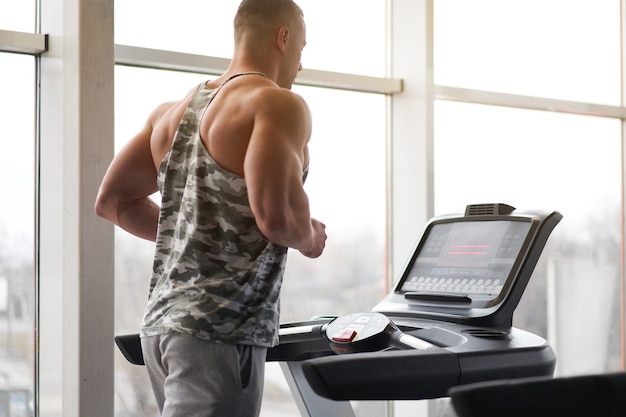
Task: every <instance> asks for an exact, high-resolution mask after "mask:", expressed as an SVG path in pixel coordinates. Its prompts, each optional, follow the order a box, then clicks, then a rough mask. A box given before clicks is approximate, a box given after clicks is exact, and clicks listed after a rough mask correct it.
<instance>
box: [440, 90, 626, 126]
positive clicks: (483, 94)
mask: <svg viewBox="0 0 626 417" xmlns="http://www.w3.org/2000/svg"><path fill="white" fill-rule="evenodd" d="M435 99H436V100H450V101H460V102H466V103H474V104H487V105H493V106H504V107H516V108H523V109H531V110H544V111H553V112H561V113H571V114H580V115H586V116H598V117H612V118H618V119H622V120H626V107H622V106H609V105H604V104H595V103H584V102H578V101H568V100H558V99H550V98H543V97H534V96H524V95H517V94H506V93H497V92H492V91H483V90H472V89H468V88H458V87H450V86H443V85H437V86H435Z"/></svg>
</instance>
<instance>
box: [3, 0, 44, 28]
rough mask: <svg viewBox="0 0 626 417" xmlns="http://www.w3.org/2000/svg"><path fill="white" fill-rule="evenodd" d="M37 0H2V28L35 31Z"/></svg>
mask: <svg viewBox="0 0 626 417" xmlns="http://www.w3.org/2000/svg"><path fill="white" fill-rule="evenodd" d="M35 4H36V1H35V0H20V1H15V0H0V30H14V31H18V32H34V31H35V21H36V20H35Z"/></svg>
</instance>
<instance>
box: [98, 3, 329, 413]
mask: <svg viewBox="0 0 626 417" xmlns="http://www.w3.org/2000/svg"><path fill="white" fill-rule="evenodd" d="M234 27H235V51H234V55H233V58H232V61H231V64H230V66H229V68H228V69H227V70H226V72H225V73H224V74H223V75H222V76H220V77H218V78H216V79H214V80H212V81H209V82H206V83H202V84H200V85H199V86H197V87H196V88H194V89H192V91H191V92H190V93H189V94H188V95H187V97H185V98H184V99H183V100H181V101H177V102H170V103H165V104H162V105H161V106H159V107H157V108H156V109H155V110H154V111H153V113H152V114H151V115H150V116H149V118H148V120H147V122H146V124H145V126H144V127H143V129H142V130H141V131H140V132H139V133H138V134H137V135H136V136H135V137H134V138H132V139H131V141H130V142H129V143H128V145H127V146H125V147H124V148H123V149H122V150H121V151H120V152H119V154H118V155H116V157H115V158H114V159H113V161H112V163H111V165H110V167H109V169H108V171H107V173H106V174H105V177H104V179H103V182H102V185H101V188H100V191H99V193H98V197H97V201H96V205H95V210H96V213H97V214H98V215H99V216H102V217H104V218H106V219H108V220H110V221H112V222H113V223H115V224H116V225H118V226H119V227H121V228H123V229H125V230H127V231H128V232H130V233H132V234H134V235H136V236H139V237H142V238H144V239H149V240H154V241H156V253H155V258H154V266H153V276H152V280H151V285H150V297H149V300H148V304H147V307H146V311H145V315H144V320H143V323H142V328H141V336H142V349H143V353H144V360H145V362H146V366H147V370H148V375H149V377H150V381H151V384H152V387H153V391H154V394H155V397H156V400H157V403H158V406H159V409H160V410H161V412H162V415H163V416H185V417H194V416H204V417H209V416H220V417H223V416H233V417H234V416H241V417H244V416H246V417H247V416H258V414H259V409H260V402H261V393H262V386H263V369H264V364H265V354H266V349H267V348H268V347H271V346H274V345H275V344H276V343H277V341H278V325H279V291H280V286H281V282H282V275H283V270H284V265H285V259H286V253H287V248H288V247H290V248H294V249H297V250H299V251H300V252H301V253H302V254H304V255H305V256H307V257H311V258H315V257H318V256H320V255H321V253H322V251H323V249H324V246H325V241H326V233H325V226H324V224H323V223H321V222H319V221H317V220H315V219H313V218H311V216H310V212H309V201H308V198H307V195H306V193H305V191H304V189H303V181H304V177H305V176H306V171H307V167H308V162H309V154H308V150H307V143H308V141H309V138H310V135H311V116H310V113H309V109H308V107H307V105H306V103H305V102H304V100H303V99H302V98H301V97H300V96H298V95H296V94H295V93H293V92H291V91H290V89H291V86H292V84H293V82H294V80H295V78H296V75H297V74H298V71H300V70H301V69H302V66H301V64H300V56H301V52H302V49H303V48H304V45H305V44H306V31H305V25H304V20H303V14H302V11H301V9H300V8H299V7H298V6H297V5H296V4H295V3H294V2H293V1H292V0H244V1H243V2H242V3H241V5H240V6H239V9H238V11H237V15H236V16H235V23H234ZM156 87H157V88H158V86H156ZM157 190H158V191H160V193H161V205H160V207H159V206H157V205H156V204H155V203H154V202H153V201H152V200H151V199H150V198H149V196H150V195H151V194H152V193H154V192H156V191H157Z"/></svg>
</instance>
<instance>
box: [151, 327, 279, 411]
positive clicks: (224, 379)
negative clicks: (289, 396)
mask: <svg viewBox="0 0 626 417" xmlns="http://www.w3.org/2000/svg"><path fill="white" fill-rule="evenodd" d="M141 348H142V350H143V355H144V361H145V363H146V368H147V370H148V377H149V378H150V383H151V385H152V390H153V392H154V396H155V398H156V401H157V404H158V406H159V410H160V411H161V415H162V416H163V417H218V416H219V417H226V416H229V417H258V415H259V413H260V410H261V397H262V394H263V378H264V373H265V356H266V352H267V348H264V347H259V346H248V345H228V344H223V343H214V342H208V341H203V340H198V339H194V338H192V337H188V336H180V335H160V336H150V337H144V338H142V339H141Z"/></svg>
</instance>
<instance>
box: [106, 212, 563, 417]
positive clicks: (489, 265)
mask: <svg viewBox="0 0 626 417" xmlns="http://www.w3.org/2000/svg"><path fill="white" fill-rule="evenodd" d="M561 219H562V215H561V214H560V213H559V212H557V211H543V210H528V211H520V210H517V209H515V208H514V207H512V206H509V205H506V204H500V203H497V204H475V205H469V206H467V207H466V210H465V213H463V214H456V215H447V216H441V217H435V218H433V219H432V220H431V221H430V222H429V223H428V224H427V225H426V227H425V229H424V232H423V235H422V237H421V239H420V240H419V242H418V244H417V245H416V247H415V250H414V251H413V254H412V256H411V257H410V259H409V261H408V263H407V265H406V267H405V268H404V270H403V273H402V275H401V276H400V279H399V280H398V281H397V283H396V285H395V287H394V289H393V290H392V291H391V292H390V293H389V294H388V295H387V296H386V297H385V298H384V299H383V300H382V301H381V302H380V303H379V304H378V305H376V306H374V308H373V309H372V310H371V311H366V312H355V313H354V314H348V315H345V316H341V317H327V316H322V317H316V318H313V319H312V320H308V321H302V322H293V323H283V324H281V326H280V334H279V335H280V343H279V345H277V346H275V347H273V348H271V349H269V350H268V354H267V361H276V362H280V366H281V369H282V371H283V373H284V374H285V377H286V380H287V383H288V385H289V388H290V390H291V393H292V395H293V396H294V399H295V401H296V404H297V406H298V409H299V411H300V413H301V415H302V416H303V417H328V416H333V417H355V414H354V411H353V409H352V407H351V405H350V400H422V399H432V398H440V397H445V396H448V395H449V394H448V393H449V390H450V389H451V388H454V387H459V386H463V385H465V384H470V383H478V382H485V381H493V380H502V379H509V380H511V379H517V378H526V377H552V375H553V372H554V367H555V364H556V357H555V354H554V352H553V350H552V349H551V347H550V346H549V345H548V343H547V342H546V340H544V339H543V338H541V337H539V336H537V335H535V334H532V333H529V332H527V331H524V330H521V329H517V328H514V327H512V320H513V312H514V311H515V308H516V307H517V305H518V303H519V300H520V298H521V297H522V294H523V292H524V290H525V288H526V284H527V283H528V280H529V279H530V277H531V275H532V273H533V270H534V268H535V266H536V264H537V261H538V260H539V257H540V255H541V253H542V251H543V249H544V246H545V244H546V241H547V240H548V237H549V236H550V234H551V232H552V230H553V229H554V227H555V226H556V225H557V224H558V223H559V221H560V220H561ZM115 341H116V343H117V345H118V347H119V348H120V350H121V352H122V353H123V354H124V356H125V357H126V359H128V360H129V361H130V362H131V363H134V364H137V365H143V357H142V354H141V345H140V342H139V336H138V335H136V334H134V335H124V336H117V337H116V338H115Z"/></svg>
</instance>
